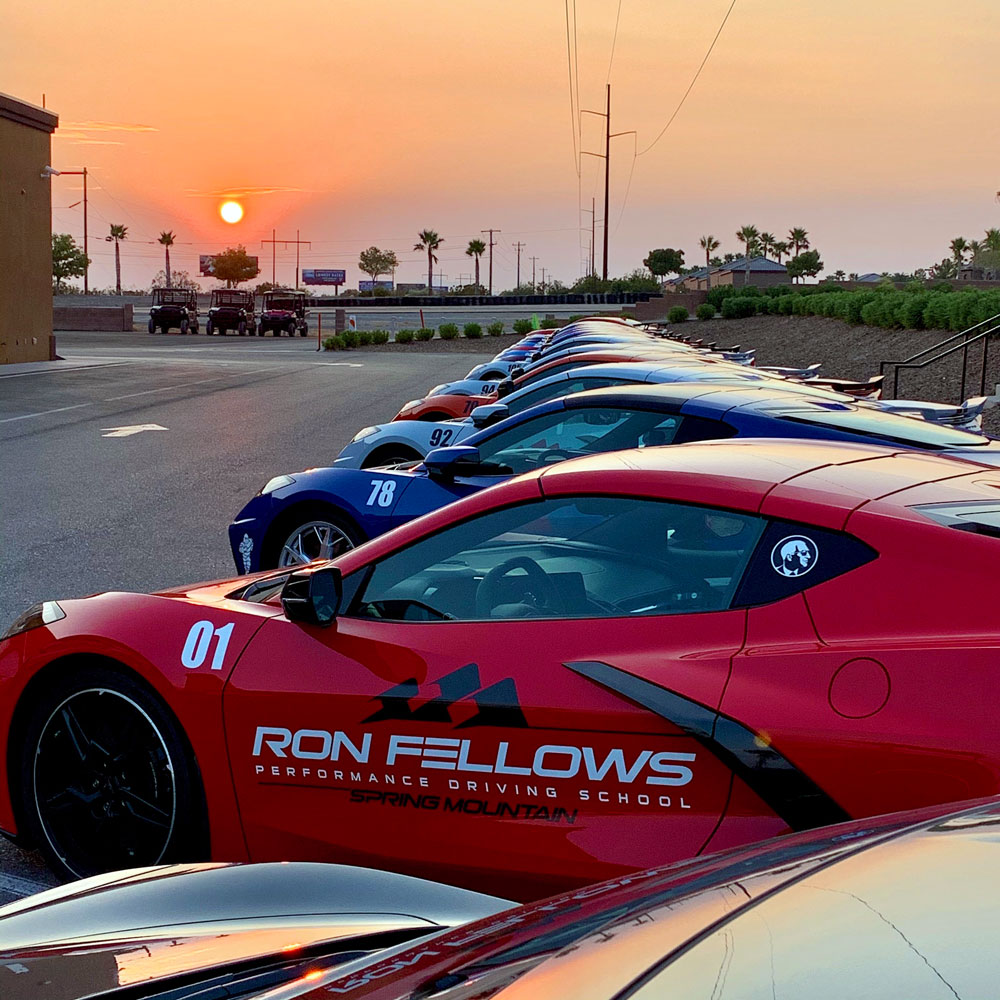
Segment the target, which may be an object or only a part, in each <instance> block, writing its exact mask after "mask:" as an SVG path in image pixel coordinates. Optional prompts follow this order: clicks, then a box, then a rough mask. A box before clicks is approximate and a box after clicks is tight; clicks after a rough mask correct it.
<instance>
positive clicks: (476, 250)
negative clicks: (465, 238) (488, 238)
mask: <svg viewBox="0 0 1000 1000" xmlns="http://www.w3.org/2000/svg"><path fill="white" fill-rule="evenodd" d="M484 253H486V244H485V243H484V242H483V241H482V240H469V245H468V246H467V247H466V248H465V256H466V257H475V259H476V291H477V292H478V291H479V258H480V257H481V256H482V255H483V254H484Z"/></svg>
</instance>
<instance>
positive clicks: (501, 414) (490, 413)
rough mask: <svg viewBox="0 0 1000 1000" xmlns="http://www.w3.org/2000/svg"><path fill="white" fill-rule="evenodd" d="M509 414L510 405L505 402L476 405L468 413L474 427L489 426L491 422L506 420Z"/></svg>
mask: <svg viewBox="0 0 1000 1000" xmlns="http://www.w3.org/2000/svg"><path fill="white" fill-rule="evenodd" d="M509 416H510V407H509V406H507V404H506V403H487V404H485V405H484V406H477V407H476V408H475V409H474V410H473V411H472V413H471V414H470V415H469V419H470V420H472V425H473V426H474V427H479V428H482V427H491V426H492V425H493V424H496V423H499V422H500V421H501V420H506V419H507V417H509Z"/></svg>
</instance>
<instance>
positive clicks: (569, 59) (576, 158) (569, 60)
mask: <svg viewBox="0 0 1000 1000" xmlns="http://www.w3.org/2000/svg"><path fill="white" fill-rule="evenodd" d="M575 4H576V0H574V7H575ZM565 7H566V70H567V73H568V75H569V117H570V124H571V125H572V127H573V169H574V170H575V171H576V175H577V177H579V176H580V153H579V145H578V144H577V141H576V130H577V119H578V117H579V115H578V112H577V104H576V100H575V98H574V95H573V48H572V45H571V43H570V31H569V0H565ZM581 138H582V137H581Z"/></svg>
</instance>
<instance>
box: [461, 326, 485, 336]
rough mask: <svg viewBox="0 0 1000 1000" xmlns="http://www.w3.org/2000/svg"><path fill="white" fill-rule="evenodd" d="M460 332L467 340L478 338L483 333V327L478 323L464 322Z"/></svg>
mask: <svg viewBox="0 0 1000 1000" xmlns="http://www.w3.org/2000/svg"><path fill="white" fill-rule="evenodd" d="M462 333H463V334H464V335H465V337H466V339H467V340H478V339H479V338H480V337H481V336H482V335H483V328H482V327H481V326H480V325H479V324H478V323H466V324H465V326H464V327H462Z"/></svg>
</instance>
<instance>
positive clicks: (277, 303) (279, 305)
mask: <svg viewBox="0 0 1000 1000" xmlns="http://www.w3.org/2000/svg"><path fill="white" fill-rule="evenodd" d="M298 306H299V302H298V300H297V299H270V300H269V301H268V303H267V308H268V309H282V310H284V311H285V312H294V311H295V310H296V309H297V308H298Z"/></svg>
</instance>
